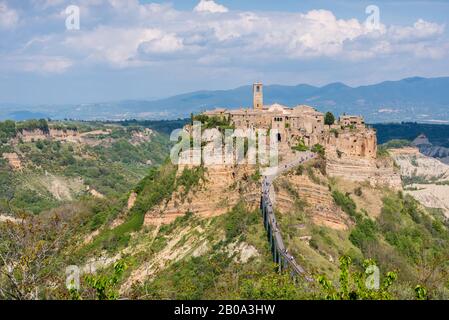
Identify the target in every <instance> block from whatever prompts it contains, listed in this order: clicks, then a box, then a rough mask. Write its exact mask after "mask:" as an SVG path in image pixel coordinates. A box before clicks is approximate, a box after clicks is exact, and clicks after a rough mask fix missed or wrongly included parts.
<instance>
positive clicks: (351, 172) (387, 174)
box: [326, 153, 402, 190]
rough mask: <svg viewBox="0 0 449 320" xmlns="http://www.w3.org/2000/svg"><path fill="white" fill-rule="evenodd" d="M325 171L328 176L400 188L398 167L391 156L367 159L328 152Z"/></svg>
mask: <svg viewBox="0 0 449 320" xmlns="http://www.w3.org/2000/svg"><path fill="white" fill-rule="evenodd" d="M326 171H327V174H328V175H329V176H330V177H338V178H342V179H345V180H349V181H355V182H365V181H367V182H369V183H370V184H371V185H372V186H387V187H389V188H392V189H394V190H401V189H402V181H401V176H400V173H399V170H398V168H396V167H395V164H394V161H393V160H392V159H391V158H379V159H368V158H361V157H350V156H345V155H341V157H338V155H336V154H332V153H330V154H328V155H327V161H326Z"/></svg>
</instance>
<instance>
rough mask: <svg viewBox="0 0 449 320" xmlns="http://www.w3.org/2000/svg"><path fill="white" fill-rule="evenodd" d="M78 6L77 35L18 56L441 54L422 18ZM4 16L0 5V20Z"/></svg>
mask: <svg viewBox="0 0 449 320" xmlns="http://www.w3.org/2000/svg"><path fill="white" fill-rule="evenodd" d="M0 1H1V0H0ZM33 1H37V2H36V3H40V4H41V5H42V6H46V7H47V8H48V11H49V12H48V14H52V12H51V10H52V8H53V6H57V5H58V4H59V3H60V0H33ZM79 4H80V6H81V7H82V10H81V12H82V17H81V19H82V29H81V30H80V31H76V32H66V30H65V29H63V28H60V29H52V31H51V32H48V33H38V34H34V35H32V36H31V37H30V38H29V39H26V41H24V43H23V44H22V48H23V52H22V54H28V55H29V56H54V57H65V58H66V59H67V60H61V59H60V60H58V59H53V60H52V62H51V63H49V64H47V65H46V67H45V68H44V69H47V70H49V71H52V70H61V71H62V72H63V71H65V70H68V69H69V68H70V67H72V66H73V65H76V64H80V65H81V64H85V63H88V64H104V63H106V64H108V65H110V66H113V67H118V68H126V67H134V66H142V65H147V64H148V63H150V62H153V61H164V60H167V61H169V60H170V61H172V60H173V59H179V60H183V61H184V63H188V64H189V65H195V64H197V65H203V66H204V65H208V66H213V65H216V66H228V67H236V66H245V67H248V66H250V65H251V64H253V63H264V64H270V63H272V62H277V61H285V60H301V59H319V58H323V57H327V58H332V59H343V60H363V59H373V58H376V57H388V56H394V55H401V54H407V55H413V56H415V57H418V58H429V59H442V58H444V56H446V55H447V52H448V50H447V47H448V44H447V39H445V38H444V37H443V35H444V33H445V26H444V25H441V24H437V23H433V22H429V21H425V20H423V19H419V20H418V21H416V22H415V23H414V24H412V25H408V26H391V25H390V26H386V25H382V24H381V25H380V27H379V29H378V30H372V29H370V28H367V27H366V26H365V23H364V22H363V21H359V20H357V19H339V18H338V17H336V16H335V14H334V13H333V12H331V11H329V10H311V11H309V12H305V13H299V12H298V13H292V12H269V11H264V12H257V13H256V12H241V11H240V12H239V11H231V10H228V9H227V8H226V7H224V6H222V5H220V4H218V3H216V2H215V1H211V0H202V1H200V2H199V4H198V5H197V6H196V7H195V8H194V10H193V12H192V11H179V10H175V9H174V8H173V7H172V6H171V5H165V4H155V3H145V4H142V3H140V2H139V1H138V0H95V1H92V0H90V1H88V0H80V1H79ZM54 10H60V8H59V9H57V8H56V7H55V8H54ZM9 11H11V9H10V8H8V7H7V6H6V4H5V3H4V2H0V14H3V12H9ZM203 13H206V14H203ZM214 13H226V14H219V15H217V14H214ZM16 19H18V18H16ZM9 20H10V21H11V18H9ZM12 20H14V19H12ZM1 21H4V20H3V19H2V20H1ZM5 21H6V20H5ZM61 23H63V21H62V22H61ZM11 24H14V23H11V22H9V23H8V25H11ZM15 24H17V20H16V22H15ZM31 29H32V28H30V30H31ZM49 35H51V36H49ZM22 65H23V64H22ZM27 69H28V70H33V67H30V66H28V67H27Z"/></svg>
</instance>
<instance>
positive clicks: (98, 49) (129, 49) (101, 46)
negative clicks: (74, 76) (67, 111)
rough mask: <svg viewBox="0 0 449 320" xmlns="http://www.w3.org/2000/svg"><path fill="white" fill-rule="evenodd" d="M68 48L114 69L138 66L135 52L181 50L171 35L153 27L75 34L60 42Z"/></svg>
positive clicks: (109, 29) (104, 29)
mask: <svg viewBox="0 0 449 320" xmlns="http://www.w3.org/2000/svg"><path fill="white" fill-rule="evenodd" d="M64 45H66V46H67V47H68V48H71V49H72V50H75V51H77V52H79V53H82V54H84V55H85V56H87V58H88V60H93V61H95V62H102V61H106V62H108V63H109V64H111V65H113V66H116V67H121V68H123V67H128V66H138V65H141V64H142V63H143V61H138V53H139V49H141V50H142V51H143V52H144V53H147V54H150V53H158V54H160V53H172V52H175V51H178V50H181V49H182V48H183V44H182V41H181V40H180V39H178V38H177V37H176V35H174V34H170V33H166V32H164V31H162V30H159V29H154V28H132V29H131V28H116V27H106V26H101V27H98V28H97V29H95V30H93V31H90V32H85V33H81V34H79V35H78V34H75V35H73V36H71V37H69V38H67V39H66V41H65V42H64Z"/></svg>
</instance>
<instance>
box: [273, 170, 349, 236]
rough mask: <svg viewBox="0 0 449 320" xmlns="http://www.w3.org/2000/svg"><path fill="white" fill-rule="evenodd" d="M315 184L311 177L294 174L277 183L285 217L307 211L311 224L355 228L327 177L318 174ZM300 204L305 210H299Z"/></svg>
mask: <svg viewBox="0 0 449 320" xmlns="http://www.w3.org/2000/svg"><path fill="white" fill-rule="evenodd" d="M314 175H315V180H320V181H321V183H317V182H316V181H312V179H311V178H310V177H309V176H307V174H305V173H304V174H301V175H298V174H296V173H295V172H294V171H292V172H291V173H289V174H286V175H285V176H283V177H282V178H280V179H279V181H278V182H276V189H277V190H276V208H277V210H279V212H280V213H281V214H282V215H288V214H290V213H292V212H294V211H295V210H298V209H299V210H304V212H305V214H306V215H307V217H308V218H309V219H311V221H312V222H313V223H314V224H316V225H319V226H325V227H328V228H331V229H336V230H346V229H348V228H349V226H350V225H351V222H350V219H349V217H348V216H347V214H346V213H344V212H343V211H342V210H341V209H340V208H339V207H338V206H337V205H336V204H335V202H334V200H333V198H332V193H331V191H330V190H329V187H328V185H327V179H326V177H324V176H322V175H320V174H319V172H318V171H315V172H314ZM298 205H300V206H302V208H298Z"/></svg>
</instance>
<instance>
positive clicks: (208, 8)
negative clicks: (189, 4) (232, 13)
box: [193, 0, 229, 13]
mask: <svg viewBox="0 0 449 320" xmlns="http://www.w3.org/2000/svg"><path fill="white" fill-rule="evenodd" d="M193 11H196V12H209V13H225V12H228V11H229V10H228V8H226V7H225V6H223V5H221V4H218V3H216V2H215V1H214V0H201V1H200V3H198V5H197V6H196V7H195V8H194V9H193Z"/></svg>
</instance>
